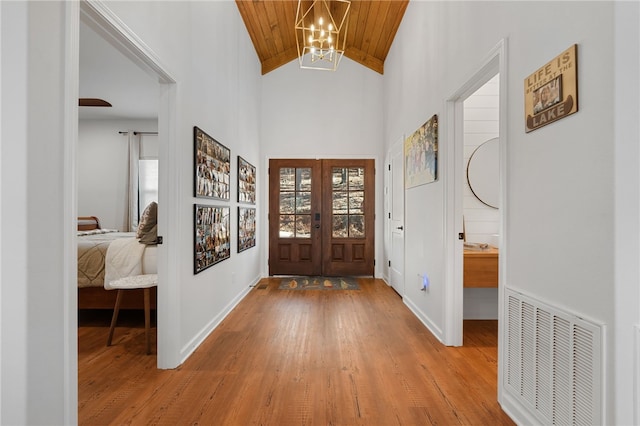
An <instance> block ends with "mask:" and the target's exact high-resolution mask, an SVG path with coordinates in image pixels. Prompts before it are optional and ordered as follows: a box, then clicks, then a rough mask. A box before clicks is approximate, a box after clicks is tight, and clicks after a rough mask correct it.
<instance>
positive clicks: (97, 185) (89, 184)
mask: <svg viewBox="0 0 640 426" xmlns="http://www.w3.org/2000/svg"><path fill="white" fill-rule="evenodd" d="M157 130H158V122H157V120H81V121H80V122H79V125H78V216H97V217H98V218H99V219H100V225H101V226H102V227H103V228H107V229H118V230H120V231H128V230H127V229H126V223H127V218H126V217H127V193H128V180H127V176H128V174H129V148H128V136H127V135H121V134H120V133H118V132H122V131H124V132H126V131H138V132H156V131H157ZM154 139H156V140H157V138H154Z"/></svg>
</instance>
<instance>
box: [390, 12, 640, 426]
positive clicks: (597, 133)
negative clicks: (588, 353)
mask: <svg viewBox="0 0 640 426" xmlns="http://www.w3.org/2000/svg"><path fill="white" fill-rule="evenodd" d="M616 7H618V6H617V3H605V2H601V3H595V2H566V3H554V5H553V13H549V9H548V8H546V7H540V3H537V2H496V3H487V2H464V3H463V2H438V3H435V2H411V3H410V4H409V6H408V8H407V11H406V14H405V17H404V19H403V23H402V26H401V27H400V30H399V31H398V35H397V37H396V40H395V41H394V44H393V46H392V49H391V52H390V54H389V56H388V58H387V61H386V64H385V69H386V74H385V81H384V85H385V105H386V107H385V142H388V141H393V140H395V139H396V138H397V136H398V135H401V134H403V133H405V134H406V133H409V132H411V131H412V130H413V129H415V128H416V127H417V126H418V125H419V124H420V123H421V122H423V121H424V119H425V118H426V117H429V116H430V115H431V114H434V113H438V114H440V115H441V116H442V115H443V114H444V112H443V105H444V101H445V100H446V99H447V98H448V97H449V96H450V95H452V94H453V93H455V91H456V90H457V89H458V88H459V87H461V86H462V85H463V84H464V83H465V82H466V81H467V79H468V78H469V77H470V76H471V75H473V73H474V72H476V70H477V69H478V68H479V67H480V65H482V61H483V60H484V58H485V57H486V55H487V54H488V53H489V52H490V50H491V49H492V48H493V47H494V46H495V45H496V43H498V42H499V40H501V39H502V38H505V37H508V63H507V68H508V81H507V85H506V87H501V90H504V91H505V93H506V96H507V102H508V105H509V112H508V122H507V129H508V131H507V135H506V141H508V142H507V143H508V144H509V145H508V157H507V166H508V171H509V181H508V183H507V200H506V202H507V207H508V209H507V211H508V212H509V213H508V215H507V217H506V218H505V220H506V227H507V235H505V242H506V244H505V245H506V246H507V247H508V260H507V263H506V276H505V277H504V278H505V280H504V283H503V284H504V286H505V287H510V288H514V289H517V290H518V291H522V292H524V293H527V294H530V295H532V296H534V297H535V298H538V299H541V300H542V301H545V302H546V303H549V304H551V305H554V306H558V307H560V308H564V309H566V310H568V311H571V312H574V313H577V314H579V315H580V316H583V317H586V318H589V319H592V320H594V321H596V322H598V323H602V324H605V325H607V326H608V327H611V326H612V325H613V324H614V320H615V311H616V306H615V304H614V295H615V291H614V285H615V277H614V257H615V252H614V236H613V231H614V208H613V206H614V204H613V202H614V197H613V194H614V183H615V181H614V170H615V167H614V155H613V153H614V147H615V145H614V141H615V140H616V139H615V135H614V125H613V124H614V116H615V113H614V109H613V108H614V106H615V107H616V109H618V108H626V107H627V106H633V108H634V109H632V110H633V111H637V106H636V105H637V103H636V102H637V101H633V103H631V104H630V101H629V100H622V99H620V100H619V101H620V102H619V103H618V104H614V97H613V93H614V83H613V80H612V76H613V75H614V67H613V64H614V59H615V57H616V56H614V51H615V50H614V28H615V26H614V13H613V12H614V8H616ZM567 17H570V19H568V18H567ZM629 19H630V20H632V21H633V22H635V24H636V25H637V23H638V19H637V14H636V15H635V16H634V18H629ZM636 33H637V31H636ZM616 41H617V42H618V43H622V46H624V47H626V50H620V51H619V54H622V52H625V53H626V54H627V55H633V56H632V58H633V61H634V64H636V65H635V66H636V67H637V51H638V49H637V43H638V39H637V37H636V38H635V39H634V38H633V37H629V38H625V39H616ZM574 43H577V44H578V49H579V53H578V58H579V67H578V80H579V91H580V92H579V102H580V111H579V112H578V113H576V114H574V115H572V116H570V117H568V118H565V119H563V120H561V121H559V122H557V123H554V124H551V125H548V126H546V127H544V128H541V129H539V130H536V131H535V132H532V133H528V134H527V133H525V132H524V123H523V120H524V114H523V104H524V100H523V81H524V78H525V77H526V76H528V75H529V74H531V73H532V72H533V71H535V70H536V69H537V68H539V67H540V66H542V65H543V64H545V63H546V62H547V61H549V60H551V59H552V58H553V57H555V56H556V55H557V54H559V53H560V52H562V51H563V50H565V49H566V48H568V47H569V46H571V45H572V44H574ZM416 51H420V52H421V53H422V54H421V55H416V54H415V52H416ZM636 117H637V115H636ZM443 118H446V117H444V116H443ZM636 119H637V118H636ZM441 136H443V138H442V139H441V140H443V141H444V140H446V130H444V131H443V129H442V127H441ZM634 136H635V137H636V138H637V132H636V133H634ZM636 142H637V139H636ZM633 162H634V164H637V157H636V158H635V160H633ZM440 164H441V165H442V164H446V162H441V163H440ZM443 185H444V183H443V181H442V179H440V180H439V181H438V182H436V183H434V184H430V185H424V186H421V187H417V188H413V189H411V190H409V191H407V192H406V197H407V198H406V206H407V215H406V225H405V229H406V231H407V232H406V236H407V239H406V248H407V250H406V253H407V258H406V265H407V266H406V276H407V277H412V276H416V275H417V273H418V272H420V271H422V270H424V269H427V270H430V275H431V278H432V279H431V289H430V292H419V291H418V290H417V288H418V287H417V286H412V285H408V286H407V294H406V295H405V300H406V301H407V303H408V304H410V305H413V307H414V308H415V309H414V310H415V311H416V312H417V313H418V315H420V316H421V317H422V318H423V320H424V321H425V323H427V324H428V325H429V326H430V327H431V328H432V330H434V332H435V333H436V335H438V336H439V337H441V338H442V330H443V327H444V311H443V306H445V305H446V303H445V302H446V301H445V299H444V291H443V289H442V286H443V283H444V278H445V277H444V271H443V265H444V259H443V258H442V254H441V253H442V252H443V251H444V243H443V238H444V237H443V235H442V229H443V228H444V221H443V219H444V218H443V215H444V204H443V195H444V194H443ZM636 220H637V218H636ZM636 259H637V256H636ZM635 276H636V277H637V273H636V275H635ZM409 284H410V283H409ZM633 286H634V287H637V282H636V283H634V284H633ZM414 288H415V290H412V289H414ZM634 302H635V303H637V299H635V301H634ZM635 312H636V315H635V318H636V320H637V310H635ZM629 326H630V325H629V324H627V327H628V329H629V330H630V329H631V328H630V327H629ZM614 358H615V356H614V352H613V346H612V345H607V346H606V348H605V359H606V360H607V363H606V364H605V378H604V384H605V389H606V392H605V407H606V417H605V423H606V424H614V423H617V422H615V421H614V414H613V412H614V409H613V407H614V406H615V401H616V394H618V393H624V392H631V389H629V388H628V387H627V388H626V389H615V390H614V387H613V384H614V380H613V374H612V373H613V369H612V361H611V360H612V359H614ZM500 368H502V369H504V368H505V365H504V364H503V365H501V367H500ZM626 368H628V369H629V370H630V369H631V368H633V366H632V365H629V360H627V362H626ZM631 409H632V408H631V407H630V406H629V405H628V404H627V405H626V406H625V408H624V409H623V410H621V411H625V412H629V411H630V410H631Z"/></svg>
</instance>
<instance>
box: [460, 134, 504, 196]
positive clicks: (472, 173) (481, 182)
mask: <svg viewBox="0 0 640 426" xmlns="http://www.w3.org/2000/svg"><path fill="white" fill-rule="evenodd" d="M467 182H468V183H469V188H471V192H473V195H475V196H476V198H477V199H478V200H480V201H481V202H483V203H484V204H486V205H487V206H489V207H493V208H494V209H497V208H498V207H499V206H498V204H499V191H500V143H499V140H498V138H493V139H489V140H488V141H486V142H484V143H483V144H482V145H480V146H479V147H477V148H476V150H475V151H473V154H471V157H470V158H469V163H468V164H467Z"/></svg>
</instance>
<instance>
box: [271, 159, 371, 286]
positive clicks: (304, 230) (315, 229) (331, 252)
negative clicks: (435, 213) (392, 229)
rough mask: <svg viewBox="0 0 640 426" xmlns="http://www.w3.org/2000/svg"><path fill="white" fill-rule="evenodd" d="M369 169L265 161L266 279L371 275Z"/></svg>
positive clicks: (348, 163) (367, 164) (357, 162)
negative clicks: (276, 277)
mask: <svg viewBox="0 0 640 426" xmlns="http://www.w3.org/2000/svg"><path fill="white" fill-rule="evenodd" d="M374 167H375V166H374V160H363V159H353V160H344V159H340V160H332V159H326V160H307V159H284V160H270V161H269V275H326V276H338V275H373V274H374V254H375V249H374V236H375V232H374V228H375V224H374V219H375V218H374V208H375V198H374V195H375V168H374Z"/></svg>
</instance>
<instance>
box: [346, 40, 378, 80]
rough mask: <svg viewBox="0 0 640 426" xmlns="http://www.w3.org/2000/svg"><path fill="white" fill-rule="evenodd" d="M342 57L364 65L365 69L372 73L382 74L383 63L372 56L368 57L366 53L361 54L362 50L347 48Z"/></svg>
mask: <svg viewBox="0 0 640 426" xmlns="http://www.w3.org/2000/svg"><path fill="white" fill-rule="evenodd" d="M344 56H346V57H347V58H349V59H351V60H353V61H356V62H357V63H359V64H361V65H364V66H365V67H368V68H371V69H372V70H373V71H376V72H378V73H380V74H384V62H383V61H382V60H380V59H378V58H376V57H374V56H372V55H369V54H368V53H367V52H363V51H362V50H360V49H358V48H355V47H353V46H352V47H347V50H346V51H345V52H344Z"/></svg>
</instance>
